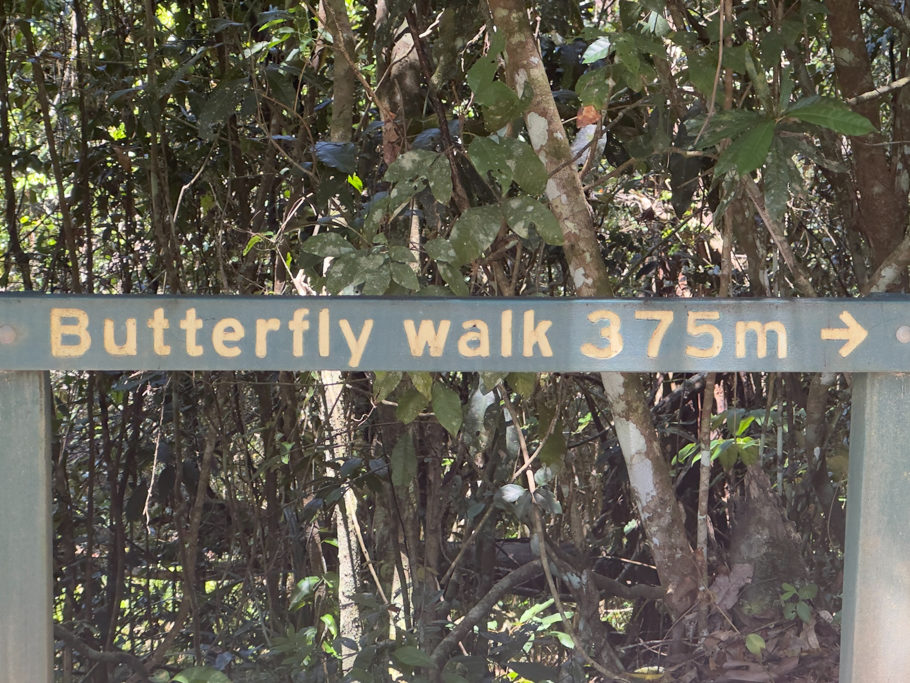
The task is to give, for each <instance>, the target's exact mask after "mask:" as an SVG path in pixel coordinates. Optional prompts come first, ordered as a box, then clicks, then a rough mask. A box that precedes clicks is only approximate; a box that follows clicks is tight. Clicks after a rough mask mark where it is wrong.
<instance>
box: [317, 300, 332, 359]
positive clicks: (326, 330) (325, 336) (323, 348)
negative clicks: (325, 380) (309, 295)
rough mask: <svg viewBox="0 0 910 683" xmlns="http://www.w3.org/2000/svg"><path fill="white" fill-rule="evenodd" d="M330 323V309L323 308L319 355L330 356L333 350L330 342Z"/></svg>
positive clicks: (320, 324)
mask: <svg viewBox="0 0 910 683" xmlns="http://www.w3.org/2000/svg"><path fill="white" fill-rule="evenodd" d="M329 324H330V322H329V309H327V308H323V309H322V310H321V311H319V355H320V356H322V357H323V358H328V356H329V352H330V351H331V345H330V343H329V342H330V341H331V336H330V335H331V333H332V330H331V328H330V327H329Z"/></svg>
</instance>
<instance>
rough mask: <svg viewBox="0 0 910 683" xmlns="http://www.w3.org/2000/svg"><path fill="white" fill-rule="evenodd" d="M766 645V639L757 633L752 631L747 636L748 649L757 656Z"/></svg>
mask: <svg viewBox="0 0 910 683" xmlns="http://www.w3.org/2000/svg"><path fill="white" fill-rule="evenodd" d="M765 647H766V645H765V639H764V638H762V637H761V636H760V635H758V634H757V633H750V634H749V635H747V636H746V649H747V650H748V651H749V652H751V653H752V654H753V655H755V656H756V657H759V656H761V653H762V650H764V649H765Z"/></svg>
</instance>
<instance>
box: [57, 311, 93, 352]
mask: <svg viewBox="0 0 910 683" xmlns="http://www.w3.org/2000/svg"><path fill="white" fill-rule="evenodd" d="M64 319H70V320H73V321H75V322H68V323H64V322H63V320H64ZM65 336H66V337H78V338H79V341H78V342H77V343H75V344H64V343H63V337H65ZM91 345H92V338H91V336H90V335H89V333H88V313H86V312H85V311H83V310H82V309H81V308H52V309H51V355H52V356H54V357H55V358H76V357H78V356H81V355H82V354H83V353H85V352H86V351H88V350H89V347H90V346H91Z"/></svg>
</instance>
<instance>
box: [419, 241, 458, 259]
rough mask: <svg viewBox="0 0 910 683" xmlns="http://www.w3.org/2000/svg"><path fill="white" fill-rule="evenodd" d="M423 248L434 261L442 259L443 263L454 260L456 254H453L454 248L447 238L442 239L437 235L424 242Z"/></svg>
mask: <svg viewBox="0 0 910 683" xmlns="http://www.w3.org/2000/svg"><path fill="white" fill-rule="evenodd" d="M423 248H424V250H426V252H427V256H429V257H430V258H431V259H433V260H434V261H444V262H445V263H452V262H453V261H455V260H456V259H457V258H458V256H457V255H456V254H455V250H454V249H453V248H452V243H451V242H449V240H445V239H442V238H441V237H437V238H436V239H432V240H430V241H429V242H427V243H426V244H424V245H423Z"/></svg>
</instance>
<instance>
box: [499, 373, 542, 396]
mask: <svg viewBox="0 0 910 683" xmlns="http://www.w3.org/2000/svg"><path fill="white" fill-rule="evenodd" d="M506 380H507V381H508V383H509V386H510V387H512V389H514V390H515V393H517V394H518V395H519V396H521V397H523V398H529V397H530V396H531V394H533V393H534V389H536V388H537V375H536V374H535V373H533V372H510V373H509V375H508V377H507V378H506Z"/></svg>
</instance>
